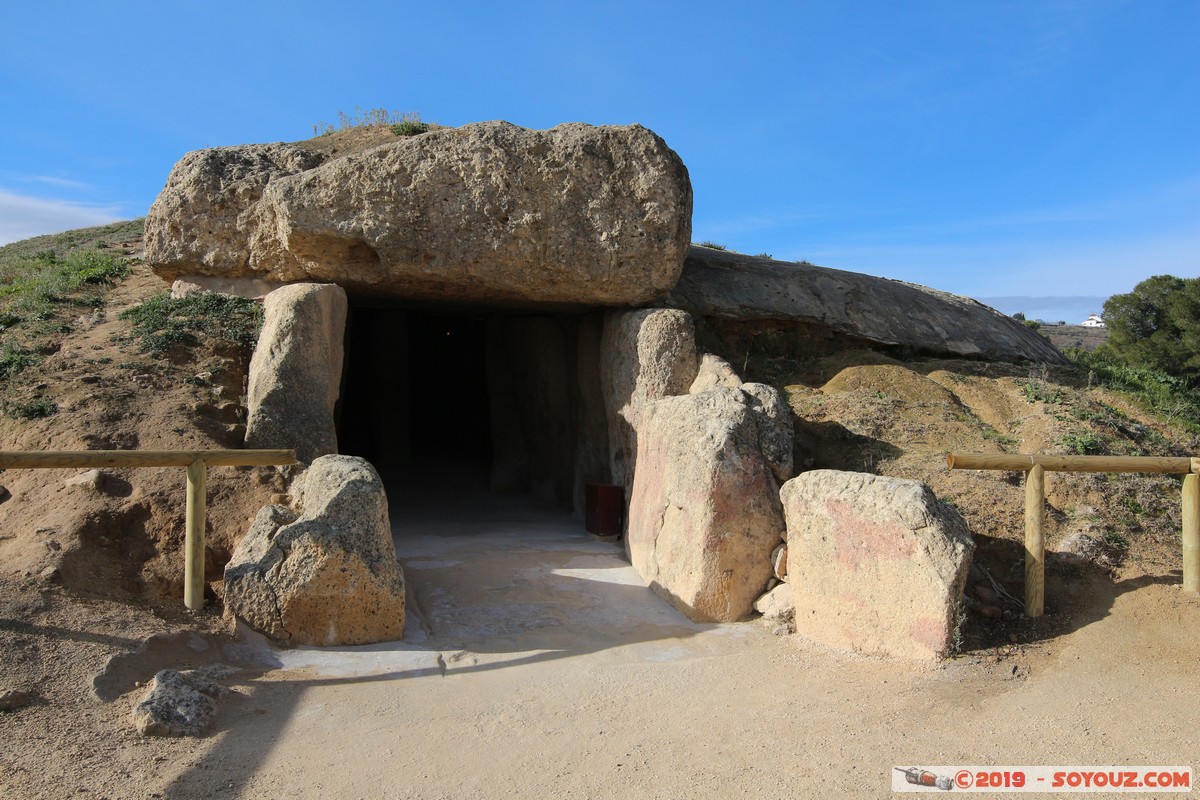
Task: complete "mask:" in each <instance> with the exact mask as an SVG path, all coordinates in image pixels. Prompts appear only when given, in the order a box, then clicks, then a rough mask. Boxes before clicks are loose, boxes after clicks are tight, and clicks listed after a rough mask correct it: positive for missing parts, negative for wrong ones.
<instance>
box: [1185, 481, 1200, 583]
mask: <svg viewBox="0 0 1200 800" xmlns="http://www.w3.org/2000/svg"><path fill="white" fill-rule="evenodd" d="M1183 589H1184V591H1187V592H1200V475H1196V474H1195V473H1193V474H1191V475H1185V476H1184V477H1183Z"/></svg>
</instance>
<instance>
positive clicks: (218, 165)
mask: <svg viewBox="0 0 1200 800" xmlns="http://www.w3.org/2000/svg"><path fill="white" fill-rule="evenodd" d="M324 160H325V156H324V155H322V154H320V153H315V152H311V151H308V150H305V149H304V148H303V147H300V146H297V145H293V144H252V145H243V146H240V147H215V148H212V149H210V150H195V151H193V152H191V153H188V154H187V155H185V156H184V157H183V158H182V159H180V160H179V163H178V164H176V165H175V168H174V169H172V170H171V174H170V176H169V177H168V178H167V185H166V186H165V187H164V188H163V190H162V193H161V194H159V196H158V198H157V199H156V200H155V201H154V204H153V205H152V206H151V207H150V213H149V214H147V215H146V232H145V247H146V260H147V261H148V262H150V263H151V264H157V265H161V266H160V267H159V268H158V269H159V274H160V275H163V276H164V277H167V280H170V281H174V280H175V279H176V278H178V277H179V276H180V275H185V274H188V273H194V274H197V275H225V276H228V277H238V276H241V275H245V274H248V271H249V268H250V265H249V261H250V252H249V249H248V247H247V243H248V240H249V238H250V237H251V236H252V235H253V234H254V233H255V231H256V230H257V228H258V226H259V225H260V224H261V223H262V220H261V219H260V215H259V214H258V213H256V212H257V210H258V205H259V202H260V201H261V200H262V195H263V191H264V190H265V189H266V187H267V185H268V184H269V183H271V182H272V181H276V180H279V179H281V178H284V177H287V176H289V175H295V174H297V173H300V172H304V171H306V170H310V169H313V168H314V167H316V166H318V165H320V164H321V163H322V162H323V161H324ZM189 266H190V267H194V268H191V269H189ZM301 280H302V279H301Z"/></svg>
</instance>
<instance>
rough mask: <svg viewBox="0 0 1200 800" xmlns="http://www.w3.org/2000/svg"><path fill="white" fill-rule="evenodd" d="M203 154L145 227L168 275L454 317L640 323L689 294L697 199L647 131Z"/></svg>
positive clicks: (433, 135) (185, 163)
mask: <svg viewBox="0 0 1200 800" xmlns="http://www.w3.org/2000/svg"><path fill="white" fill-rule="evenodd" d="M320 150H321V148H319V147H318V146H315V145H307V146H306V145H305V144H303V143H301V144H297V145H285V144H275V145H250V146H245V147H223V148H215V149H210V150H201V151H196V152H192V153H188V154H187V155H186V156H184V158H183V159H182V160H180V162H179V163H178V164H177V165H176V166H175V169H174V170H173V171H172V172H171V175H170V177H169V178H168V179H167V185H166V187H165V188H164V189H163V191H162V193H161V194H160V195H159V197H158V199H157V200H156V201H155V202H154V205H153V206H152V207H151V209H150V213H149V214H148V215H147V218H146V239H145V241H146V260H147V261H148V262H150V263H151V264H152V265H153V266H154V269H155V271H156V272H158V274H159V275H162V276H163V277H165V278H167V279H168V280H175V279H176V278H179V277H180V276H184V275H219V276H224V277H238V276H246V275H253V276H256V277H259V278H266V279H270V280H278V281H284V282H297V281H319V282H332V283H337V284H339V285H341V286H343V287H345V288H346V289H347V290H349V291H351V292H352V293H363V294H366V293H369V294H372V295H376V296H380V295H384V296H386V295H391V296H394V297H403V298H408V299H421V300H451V301H453V302H456V303H464V302H484V303H488V304H496V303H505V302H508V303H519V304H526V305H527V304H531V303H547V304H568V305H577V304H599V305H637V304H642V303H646V302H649V301H651V300H653V299H655V298H657V297H661V296H662V295H663V294H665V293H666V292H667V290H669V289H670V288H671V287H672V286H674V285H675V281H676V280H677V279H678V277H679V273H680V270H681V269H682V266H683V259H684V256H685V254H686V252H687V248H688V242H689V239H690V237H691V212H692V190H691V184H690V182H689V180H688V174H687V169H686V168H685V167H684V165H683V162H682V161H681V160H680V158H679V156H677V155H676V154H675V152H674V151H672V150H671V149H670V148H669V147H667V146H666V144H665V143H664V142H663V140H662V139H660V138H659V137H658V136H656V135H655V134H654V133H653V132H651V131H649V130H647V129H645V128H643V127H641V126H639V125H629V126H622V127H616V126H603V127H594V126H591V125H584V124H580V123H571V124H565V125H559V126H558V127H555V128H551V129H550V130H546V131H532V130H527V129H524V128H519V127H516V126H514V125H510V124H509V123H506V122H483V123H477V124H473V125H465V126H463V127H461V128H444V129H437V130H434V131H431V132H429V133H425V134H422V135H420V136H413V137H400V138H397V139H395V140H394V141H391V142H388V143H385V144H381V145H377V146H374V147H371V148H368V149H366V150H363V151H361V152H353V153H350V154H346V155H340V156H336V157H335V156H334V155H333V154H329V153H324V152H321V151H320Z"/></svg>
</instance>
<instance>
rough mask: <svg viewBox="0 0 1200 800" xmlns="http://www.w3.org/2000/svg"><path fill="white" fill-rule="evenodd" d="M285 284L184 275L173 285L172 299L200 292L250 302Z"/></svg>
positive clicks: (259, 280)
mask: <svg viewBox="0 0 1200 800" xmlns="http://www.w3.org/2000/svg"><path fill="white" fill-rule="evenodd" d="M284 285H285V284H283V283H280V282H279V281H265V280H261V279H259V278H223V277H219V276H213V275H183V276H181V277H179V278H176V279H175V282H174V283H172V284H171V297H173V298H175V299H179V298H181V297H187V296H188V295H192V294H199V293H200V292H218V293H220V294H231V295H233V296H234V297H244V298H246V299H248V300H262V299H263V298H264V297H266V296H267V295H269V294H270V293H271V292H273V291H275V290H276V289H278V288H279V287H281V286H284Z"/></svg>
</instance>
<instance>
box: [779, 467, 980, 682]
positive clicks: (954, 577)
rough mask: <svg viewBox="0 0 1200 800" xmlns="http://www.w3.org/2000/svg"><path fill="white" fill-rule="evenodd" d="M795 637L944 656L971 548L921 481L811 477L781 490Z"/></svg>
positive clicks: (822, 473) (830, 473) (870, 650)
mask: <svg viewBox="0 0 1200 800" xmlns="http://www.w3.org/2000/svg"><path fill="white" fill-rule="evenodd" d="M781 494H782V498H783V507H784V513H785V515H786V517H787V540H788V565H787V576H788V585H790V586H791V587H792V593H793V597H794V599H795V605H796V632H797V633H799V634H802V635H803V636H806V637H807V638H809V639H812V640H814V641H818V642H822V643H824V644H828V645H832V646H834V647H838V648H841V649H845V650H855V651H859V652H862V653H867V654H871V655H888V656H901V657H907V658H922V659H930V658H939V657H942V656H945V655H946V654H947V653H948V652H949V651H950V649H951V647H952V645H953V642H954V633H955V625H956V623H957V608H958V604H959V602H960V600H961V599H962V593H963V586H964V585H965V583H966V580H967V571H968V570H969V569H970V565H971V554H972V552H973V550H974V542H973V541H972V540H971V534H970V532H969V531H968V530H967V526H966V523H965V522H964V521H963V519H962V517H961V516H959V515H958V513H957V512H956V511H954V510H953V509H951V508H950V507H949V506H946V505H945V504H943V503H941V502H939V501H938V499H937V498H936V497H934V495H933V492H931V491H930V490H929V488H928V487H927V486H925V485H924V484H923V483H920V482H919V481H912V480H902V479H900V478H887V477H882V476H879V475H867V474H863V473H857V472H839V471H836V470H813V471H811V472H805V473H802V474H801V475H800V476H798V477H796V478H793V479H792V480H790V481H788V482H787V483H786V484H784V486H783V490H782V493H781Z"/></svg>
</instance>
